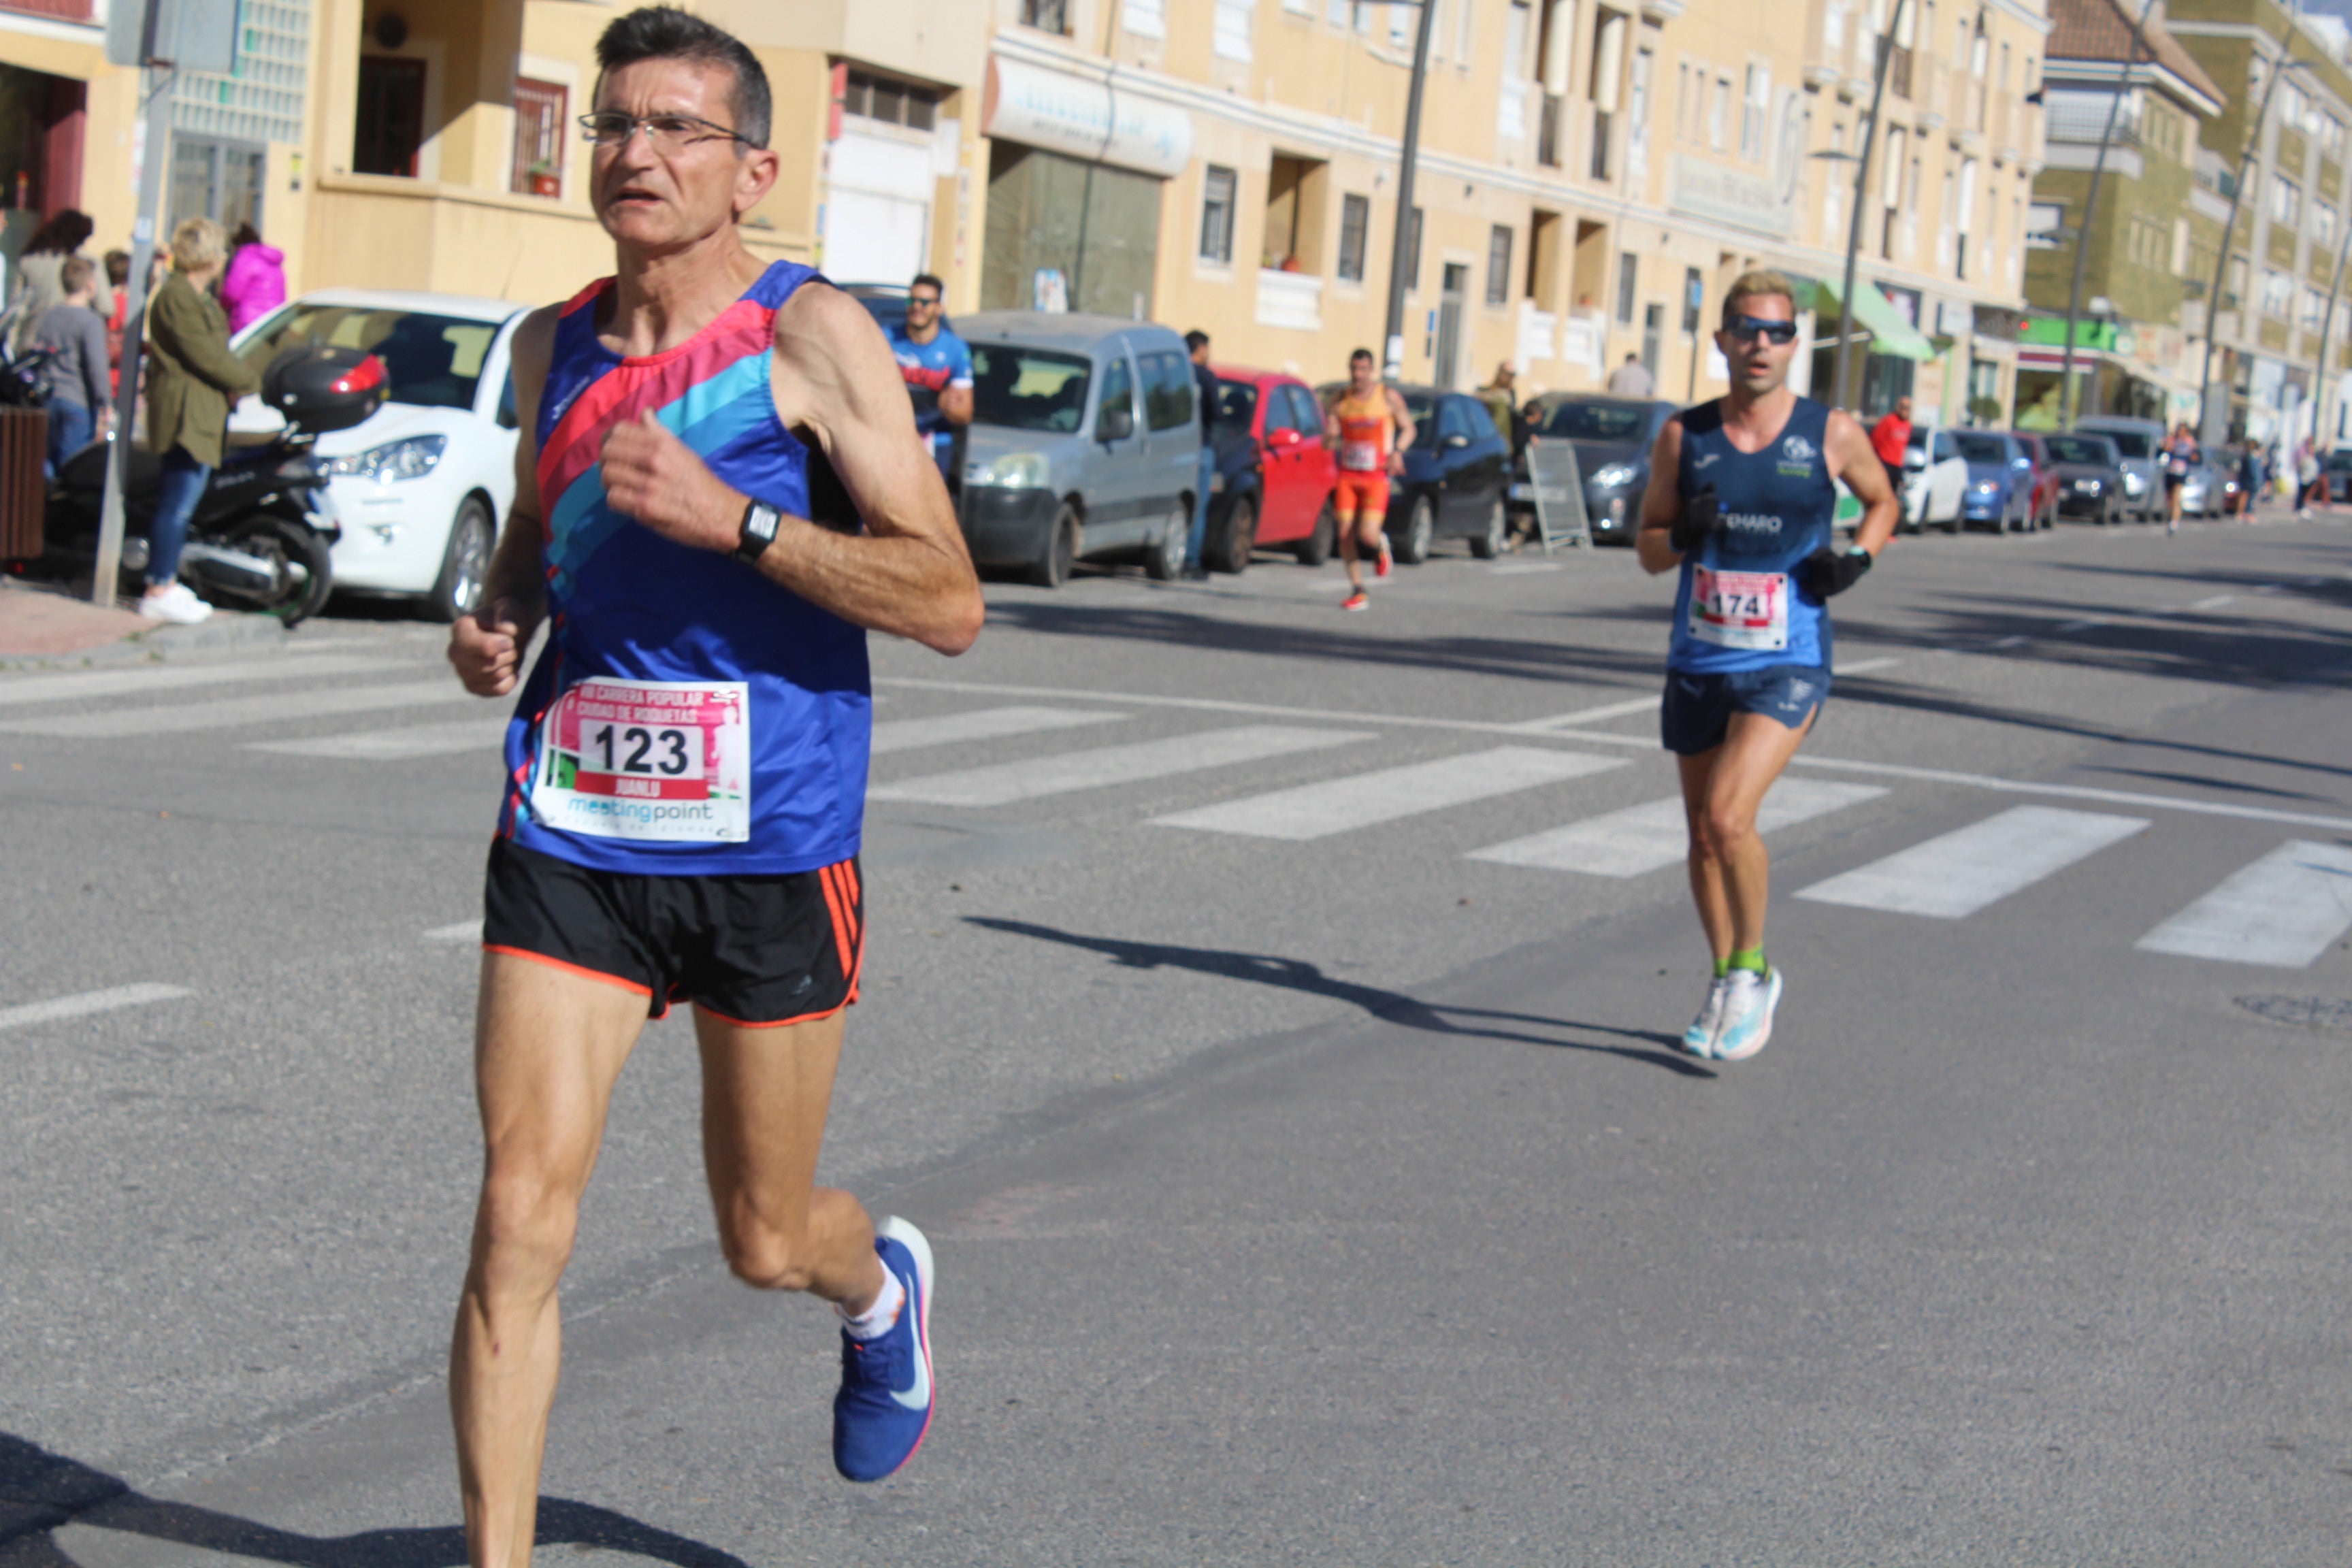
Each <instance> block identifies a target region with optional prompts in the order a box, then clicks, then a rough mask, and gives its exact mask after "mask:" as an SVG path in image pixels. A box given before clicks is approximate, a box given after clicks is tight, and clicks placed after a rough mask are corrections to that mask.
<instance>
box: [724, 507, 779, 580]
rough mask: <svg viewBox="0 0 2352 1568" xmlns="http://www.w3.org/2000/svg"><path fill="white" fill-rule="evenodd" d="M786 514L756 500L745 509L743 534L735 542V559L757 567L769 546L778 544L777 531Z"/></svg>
mask: <svg viewBox="0 0 2352 1568" xmlns="http://www.w3.org/2000/svg"><path fill="white" fill-rule="evenodd" d="M783 521H784V514H783V513H782V512H780V511H778V510H776V509H775V508H774V507H772V506H770V505H769V504H768V503H767V502H766V501H763V500H755V501H753V502H752V503H751V505H750V506H747V507H745V508H744V509H743V532H742V535H741V537H740V538H739V539H738V540H737V541H736V542H735V559H736V560H738V561H740V562H741V563H743V564H744V565H746V566H756V565H758V564H759V563H760V557H761V556H762V555H765V554H766V553H767V552H768V546H770V545H771V544H773V543H774V542H776V530H777V529H778V528H779V527H781V526H782V523H783Z"/></svg>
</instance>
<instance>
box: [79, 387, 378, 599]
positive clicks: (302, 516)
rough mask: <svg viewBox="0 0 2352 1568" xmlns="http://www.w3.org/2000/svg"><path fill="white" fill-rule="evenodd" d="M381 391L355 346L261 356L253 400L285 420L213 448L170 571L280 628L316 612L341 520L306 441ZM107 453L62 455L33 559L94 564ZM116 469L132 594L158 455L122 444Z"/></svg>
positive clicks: (374, 403)
mask: <svg viewBox="0 0 2352 1568" xmlns="http://www.w3.org/2000/svg"><path fill="white" fill-rule="evenodd" d="M391 390H392V389H391V384H390V381H389V378H388V377H386V375H385V374H384V369H383V361H382V360H380V359H378V358H376V357H375V356H374V355H373V354H371V353H362V352H361V351H360V350H357V349H335V348H322V347H317V346H303V347H298V348H290V349H288V350H287V351H286V352H285V353H281V354H279V355H278V357H277V358H276V359H274V360H272V361H270V362H269V366H268V369H267V370H266V371H264V372H263V373H262V378H261V398H262V401H263V402H264V403H265V404H267V405H268V406H269V407H271V408H273V409H275V410H277V411H278V413H279V414H280V415H282V416H284V417H285V420H286V425H285V428H283V429H281V430H279V431H278V432H277V433H276V434H274V435H272V436H270V437H268V438H267V439H265V440H262V441H258V442H255V443H251V444H249V445H236V444H232V445H231V446H230V447H228V449H227V450H226V453H225V454H224V456H223V458H222V461H221V465H220V467H219V468H215V470H213V474H212V478H211V479H209V480H208V481H207V482H206V484H205V493H204V496H203V498H202V499H201V500H198V501H197V502H196V510H195V513H194V516H192V517H191V518H190V519H189V520H188V537H187V542H186V544H185V545H184V547H183V548H182V550H181V552H180V571H179V574H180V577H181V579H182V580H183V581H184V582H185V583H186V584H188V585H189V586H190V587H191V588H193V589H194V590H195V591H196V592H197V593H198V594H199V595H202V596H203V597H205V599H207V600H210V601H211V602H212V603H214V604H216V605H226V606H228V607H231V608H237V609H247V610H260V611H266V612H268V614H271V615H274V616H278V617H279V618H280V619H282V620H283V621H285V623H286V624H287V625H288V626H292V625H294V624H296V623H297V622H299V621H302V620H305V619H308V618H309V617H310V616H314V615H317V614H318V613H319V611H320V609H321V608H323V607H324V606H325V605H326V603H327V595H328V594H329V593H330V592H331V590H332V588H333V586H334V564H333V560H332V556H331V549H332V547H333V545H334V542H335V541H336V540H338V539H340V538H341V537H342V527H341V522H340V521H339V520H338V518H337V516H336V512H335V503H334V499H333V497H332V495H331V493H330V491H329V489H328V488H327V466H326V464H325V463H324V462H322V461H320V459H319V458H316V457H315V456H314V455H313V454H312V453H311V450H310V448H311V446H312V445H313V443H315V442H316V441H317V439H318V437H320V436H324V435H327V434H330V433H331V432H333V431H336V430H347V429H349V428H351V427H352V426H354V425H357V424H359V423H361V422H362V421H363V420H365V419H367V418H368V417H369V416H372V415H373V414H374V413H375V411H376V410H377V409H378V408H380V407H382V406H383V400H384V398H385V396H386V395H388V394H389V393H390V392H391ZM111 449H112V447H111V442H110V439H109V440H100V441H93V442H91V443H90V444H89V446H87V447H83V448H82V449H81V450H80V451H79V452H77V453H75V454H74V455H73V456H72V457H70V458H67V459H66V462H65V467H64V469H63V471H62V472H60V473H59V474H58V482H57V483H56V484H55V485H54V486H52V487H51V489H50V490H49V502H48V510H47V520H46V530H47V537H46V540H45V544H46V550H45V552H44V555H43V562H44V563H45V564H47V565H49V566H51V567H53V568H55V567H66V568H69V569H80V570H88V569H89V566H90V564H91V563H94V562H95V561H96V559H97V555H98V529H99V512H100V500H101V498H102V496H103V494H104V491H105V486H106V463H107V458H108V457H109V455H110V452H111ZM128 468H129V471H128V473H127V474H126V475H125V482H124V485H123V495H122V500H123V534H124V537H123V541H122V573H123V575H124V578H125V580H126V591H129V592H136V591H137V589H136V587H135V585H133V584H135V581H136V580H139V579H141V578H142V575H143V574H144V573H145V572H146V569H147V563H148V560H149V550H148V539H147V530H148V527H149V525H150V524H151V523H152V521H153V520H154V515H155V497H156V492H157V489H158V488H159V485H160V480H161V477H162V473H163V462H162V459H161V458H158V457H157V456H156V454H154V453H152V452H151V451H149V450H148V449H147V448H146V447H141V446H137V445H134V446H132V447H131V457H130V463H129V465H128Z"/></svg>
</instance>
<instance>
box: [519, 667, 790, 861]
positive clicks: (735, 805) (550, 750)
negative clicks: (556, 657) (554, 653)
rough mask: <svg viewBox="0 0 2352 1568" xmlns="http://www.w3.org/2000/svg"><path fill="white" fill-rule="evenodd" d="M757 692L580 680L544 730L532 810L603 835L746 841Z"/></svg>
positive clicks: (731, 684)
mask: <svg viewBox="0 0 2352 1568" xmlns="http://www.w3.org/2000/svg"><path fill="white" fill-rule="evenodd" d="M530 811H531V815H532V816H534V817H536V818H537V819H538V820H539V821H540V822H541V824H542V825H543V826H548V827H556V828H562V830H563V831H565V832H567V833H584V834H587V835H589V836H591V837H597V838H626V839H636V840H643V841H649V842H659V843H671V844H740V843H743V842H744V841H745V840H746V839H748V838H749V837H751V689H750V688H749V687H748V686H746V685H745V684H744V683H743V682H741V681H725V680H714V681H675V680H651V681H648V680H613V679H605V678H604V677H601V676H599V677H596V678H593V679H588V680H583V681H582V682H581V683H580V684H579V685H577V686H575V687H572V689H570V690H568V691H566V692H565V693H564V694H563V695H562V696H561V697H559V698H557V699H556V700H555V705H554V706H553V707H552V708H551V709H549V710H548V712H547V717H546V719H545V720H544V721H542V722H541V726H540V740H539V763H538V767H537V769H536V771H535V772H534V773H533V774H532V777H531V787H530Z"/></svg>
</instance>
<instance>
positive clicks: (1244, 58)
mask: <svg viewBox="0 0 2352 1568" xmlns="http://www.w3.org/2000/svg"><path fill="white" fill-rule="evenodd" d="M1256 9H1257V0H1217V18H1216V32H1215V35H1214V37H1213V46H1214V47H1215V49H1216V52H1217V58H1219V59H1221V60H1240V61H1241V62H1242V63H1243V64H1244V65H1246V64H1248V63H1249V58H1250V33H1251V31H1252V30H1253V28H1254V26H1255V23H1256V20H1257V18H1256V16H1255V15H1254V13H1255V11H1256Z"/></svg>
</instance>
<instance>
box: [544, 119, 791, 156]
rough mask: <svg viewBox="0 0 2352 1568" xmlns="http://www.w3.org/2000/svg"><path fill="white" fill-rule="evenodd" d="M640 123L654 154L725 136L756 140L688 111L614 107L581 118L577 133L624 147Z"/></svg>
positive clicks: (746, 141)
mask: <svg viewBox="0 0 2352 1568" xmlns="http://www.w3.org/2000/svg"><path fill="white" fill-rule="evenodd" d="M639 126H643V127H644V128H645V132H646V142H647V143H648V144H649V145H650V146H651V147H652V148H653V150H654V151H655V152H656V153H676V152H677V151H679V150H680V149H682V148H686V147H691V146H693V145H694V144H695V143H696V142H709V141H713V140H718V139H721V138H723V139H725V140H727V141H729V142H741V143H743V145H745V146H746V147H756V146H758V145H759V143H758V142H754V141H752V140H751V138H750V137H748V136H745V135H741V134H740V133H739V132H733V131H730V130H729V129H728V128H727V127H726V126H724V125H714V124H712V123H711V122H710V121H708V120H698V119H696V118H695V117H694V116H693V115H691V114H646V115H635V114H624V113H622V112H621V111H620V110H617V109H607V110H599V111H598V112H596V113H594V114H583V115H582V116H581V117H580V136H581V140H583V141H584V142H594V143H595V144H596V145H597V146H599V147H625V146H627V145H628V142H629V138H630V137H631V136H632V135H635V133H636V131H637V128H638V127H639Z"/></svg>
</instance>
